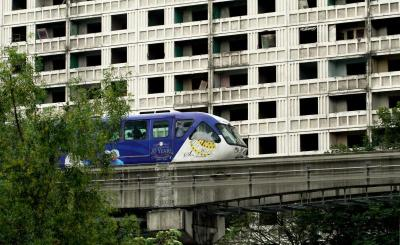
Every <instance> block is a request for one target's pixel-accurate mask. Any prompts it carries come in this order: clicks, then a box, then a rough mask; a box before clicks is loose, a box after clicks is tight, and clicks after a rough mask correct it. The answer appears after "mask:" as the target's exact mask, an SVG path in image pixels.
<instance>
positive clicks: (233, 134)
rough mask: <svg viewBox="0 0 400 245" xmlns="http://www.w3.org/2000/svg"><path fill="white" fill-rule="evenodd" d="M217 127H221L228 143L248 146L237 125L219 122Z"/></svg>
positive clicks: (220, 129)
mask: <svg viewBox="0 0 400 245" xmlns="http://www.w3.org/2000/svg"><path fill="white" fill-rule="evenodd" d="M217 128H218V129H219V131H221V133H222V136H223V137H224V139H225V140H226V142H227V143H228V144H230V145H239V146H243V147H247V145H246V143H244V141H243V140H242V138H241V137H240V135H239V133H238V132H237V129H236V128H235V127H233V126H231V125H227V124H220V123H219V124H217Z"/></svg>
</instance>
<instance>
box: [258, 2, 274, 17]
mask: <svg viewBox="0 0 400 245" xmlns="http://www.w3.org/2000/svg"><path fill="white" fill-rule="evenodd" d="M278 1H279V0H278ZM272 12H275V0H258V13H259V14H263V13H272Z"/></svg>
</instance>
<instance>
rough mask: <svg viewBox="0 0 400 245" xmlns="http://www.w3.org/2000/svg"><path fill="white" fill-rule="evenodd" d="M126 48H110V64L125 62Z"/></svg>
mask: <svg viewBox="0 0 400 245" xmlns="http://www.w3.org/2000/svg"><path fill="white" fill-rule="evenodd" d="M126 62H127V48H126V47H122V48H112V49H111V64H118V63H126Z"/></svg>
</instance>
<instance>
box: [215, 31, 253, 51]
mask: <svg viewBox="0 0 400 245" xmlns="http://www.w3.org/2000/svg"><path fill="white" fill-rule="evenodd" d="M242 50H247V35H246V34H244V35H234V36H224V37H216V38H214V53H224V52H234V51H242Z"/></svg>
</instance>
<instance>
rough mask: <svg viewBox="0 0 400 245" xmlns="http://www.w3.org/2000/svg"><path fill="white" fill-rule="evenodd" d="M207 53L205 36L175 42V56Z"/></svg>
mask: <svg viewBox="0 0 400 245" xmlns="http://www.w3.org/2000/svg"><path fill="white" fill-rule="evenodd" d="M207 53H208V41H207V39H206V38H203V39H194V40H186V41H177V42H175V57H182V56H192V55H203V54H207Z"/></svg>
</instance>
